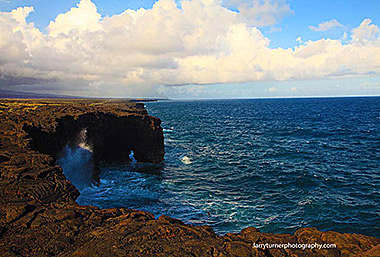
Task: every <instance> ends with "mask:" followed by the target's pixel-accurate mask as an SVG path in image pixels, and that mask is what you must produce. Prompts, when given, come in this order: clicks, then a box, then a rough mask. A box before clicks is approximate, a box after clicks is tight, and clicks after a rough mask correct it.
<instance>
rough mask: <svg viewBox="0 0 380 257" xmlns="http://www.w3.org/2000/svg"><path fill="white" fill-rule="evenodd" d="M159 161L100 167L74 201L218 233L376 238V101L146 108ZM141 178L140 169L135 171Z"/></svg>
mask: <svg viewBox="0 0 380 257" xmlns="http://www.w3.org/2000/svg"><path fill="white" fill-rule="evenodd" d="M146 105H147V109H148V112H149V113H150V114H151V115H154V116H157V117H159V118H161V120H162V126H163V128H164V135H165V148H166V155H165V159H166V161H165V163H164V164H163V165H161V166H160V165H152V166H144V165H141V164H130V165H120V164H119V165H117V164H103V165H102V167H101V168H102V174H101V175H100V176H101V185H100V187H91V188H87V189H84V190H82V192H81V196H80V198H79V199H78V202H79V203H80V204H91V205H95V206H99V207H101V208H110V207H129V208H134V209H139V210H145V211H149V212H152V213H153V214H155V215H156V216H159V215H162V214H165V215H169V216H172V217H175V218H179V219H181V220H183V221H185V222H188V223H192V224H208V225H211V226H212V227H213V228H214V230H215V231H216V232H218V233H221V234H223V233H226V232H237V231H239V230H241V229H242V228H245V227H248V226H254V227H257V228H259V229H260V230H261V231H263V232H276V233H278V232H281V233H293V232H294V231H295V230H296V229H298V228H301V227H311V226H313V227H317V228H318V229H320V230H335V231H338V232H354V233H362V234H366V235H371V236H377V237H380V228H379V226H380V98H379V97H368V98H325V99H259V100H212V101H169V102H158V103H148V104H146ZM141 171H143V172H141Z"/></svg>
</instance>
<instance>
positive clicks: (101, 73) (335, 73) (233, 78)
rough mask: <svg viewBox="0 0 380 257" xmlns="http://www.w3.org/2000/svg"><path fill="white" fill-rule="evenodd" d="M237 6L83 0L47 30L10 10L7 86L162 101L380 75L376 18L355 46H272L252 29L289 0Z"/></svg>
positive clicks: (2, 24)
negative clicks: (201, 90) (209, 91)
mask: <svg viewBox="0 0 380 257" xmlns="http://www.w3.org/2000/svg"><path fill="white" fill-rule="evenodd" d="M229 4H234V5H235V6H236V7H237V8H238V9H239V8H240V9H239V10H240V12H235V11H231V10H230V9H228V8H227V7H225V3H222V2H221V1H218V0H193V1H188V0H183V1H182V2H181V8H178V6H177V5H176V3H175V1H174V0H159V1H158V2H156V3H155V4H154V6H153V7H152V8H151V9H143V8H142V9H139V10H125V11H124V12H123V13H121V14H119V15H114V16H111V17H103V18H102V17H101V15H100V14H99V13H98V11H97V7H96V6H95V4H94V3H92V2H91V0H81V1H80V2H79V4H78V5H77V6H76V7H74V8H72V9H71V10H70V11H68V12H67V13H62V14H60V15H58V16H57V17H56V19H55V20H54V21H51V22H50V24H49V26H48V27H47V33H42V32H41V31H40V30H39V29H38V28H36V27H35V26H34V24H33V23H28V22H26V17H27V16H28V15H29V14H30V13H31V12H32V11H33V7H20V8H17V9H15V10H13V11H11V12H1V13H0V30H1V34H0V85H1V86H2V87H3V88H4V87H5V86H6V87H7V88H8V89H14V88H20V87H24V88H29V89H31V88H33V89H38V90H56V91H59V90H60V91H62V92H65V93H71V94H77V95H89V96H90V95H94V96H120V97H121V96H123V97H124V96H131V97H134V96H154V95H157V94H158V93H159V92H155V91H154V89H153V86H155V85H168V86H180V85H188V84H194V85H201V84H205V85H206V84H213V83H233V82H248V81H267V80H279V81H283V80H299V79H320V78H327V77H347V76H363V75H368V74H379V73H380V36H379V33H380V28H379V26H377V25H375V24H372V23H371V20H369V19H366V20H364V21H363V22H362V23H361V24H360V25H359V26H358V27H357V28H355V29H354V30H352V35H351V40H350V41H349V43H346V44H344V43H342V41H341V40H333V39H321V40H318V41H307V42H302V43H301V42H300V45H298V46H296V47H295V48H294V49H291V48H289V49H283V48H276V49H271V48H269V43H270V40H269V39H268V38H266V37H265V36H264V35H263V34H262V33H261V31H260V30H259V29H258V28H257V27H254V26H252V24H253V25H260V26H264V25H273V24H274V23H275V22H276V21H277V20H278V19H280V18H281V17H282V16H283V15H285V14H286V13H288V12H289V10H290V9H289V6H288V5H287V4H286V3H285V2H284V1H241V0H239V1H237V0H236V1H235V0H230V3H229ZM260 8H261V9H260ZM260 10H261V11H260ZM271 10H272V11H271ZM247 17H250V18H249V19H248V18H247ZM255 23H256V24H255Z"/></svg>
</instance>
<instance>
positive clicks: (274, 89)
mask: <svg viewBox="0 0 380 257" xmlns="http://www.w3.org/2000/svg"><path fill="white" fill-rule="evenodd" d="M268 91H269V92H276V91H277V88H276V87H270V88H269V89H268Z"/></svg>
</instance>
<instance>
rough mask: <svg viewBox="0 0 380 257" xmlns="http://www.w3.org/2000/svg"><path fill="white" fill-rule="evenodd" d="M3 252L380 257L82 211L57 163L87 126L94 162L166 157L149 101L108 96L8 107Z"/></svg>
mask: <svg viewBox="0 0 380 257" xmlns="http://www.w3.org/2000/svg"><path fill="white" fill-rule="evenodd" d="M0 119H1V124H0V128H1V130H0V133H1V134H0V196H1V197H0V256H55V255H59V256H380V248H379V245H380V239H378V238H374V237H368V236H363V235H357V234H340V233H336V232H321V231H318V230H316V229H315V228H304V229H300V230H297V232H296V233H295V234H294V235H288V234H270V233H261V232H260V231H259V230H257V229H255V228H247V229H244V230H242V231H241V232H240V233H237V234H232V233H231V234H227V235H224V236H218V235H216V234H215V233H214V231H213V230H212V228H210V227H208V226H193V225H187V224H184V223H183V222H181V221H179V220H176V219H173V218H169V217H166V216H161V217H159V218H158V219H156V218H155V217H154V216H153V215H152V214H150V213H147V212H142V211H137V210H131V209H126V208H118V209H106V210H100V209H99V208H97V207H93V206H80V205H78V204H77V203H76V202H75V200H76V198H77V197H78V195H79V192H78V190H77V189H76V188H75V187H74V186H73V185H72V184H71V183H70V182H69V181H67V180H66V178H65V176H64V175H63V174H62V169H61V167H59V166H58V165H56V157H57V155H59V153H60V151H61V150H62V148H63V147H64V146H65V145H66V144H70V143H71V144H75V143H76V140H78V133H80V132H81V131H82V130H83V129H86V131H87V133H86V135H87V140H88V142H89V144H91V145H92V147H93V149H94V154H95V161H99V160H113V159H115V158H116V159H118V160H125V161H128V155H129V153H130V151H131V150H133V151H134V154H135V158H136V159H137V160H138V161H143V162H161V161H162V160H163V155H164V149H163V137H162V129H161V127H160V120H159V119H157V118H154V117H151V116H149V115H148V114H147V112H146V111H145V109H144V108H143V105H142V104H138V103H131V102H126V101H106V100H28V101H26V100H25V101H22V100H18V101H10V100H8V101H7V100H2V101H1V102H0ZM265 243H268V244H276V243H277V244H280V243H284V244H287V243H290V244H306V243H310V244H314V243H319V244H336V246H337V247H336V248H333V249H304V250H303V249H272V248H270V249H259V248H255V247H254V246H255V245H257V244H265Z"/></svg>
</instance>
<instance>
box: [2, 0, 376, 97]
mask: <svg viewBox="0 0 380 257" xmlns="http://www.w3.org/2000/svg"><path fill="white" fill-rule="evenodd" d="M252 1H255V0H252ZM267 1H269V0H267ZM276 1H277V0H273V2H276ZM78 2H79V1H76V0H68V1H48V0H31V1H21V0H10V1H4V0H2V1H0V10H1V11H2V12H10V11H12V10H13V9H15V8H18V7H24V6H33V7H34V11H33V12H30V14H29V16H26V21H27V22H29V23H30V22H33V23H34V26H35V28H37V29H39V30H40V31H41V32H42V33H43V34H45V35H47V34H49V29H47V27H48V25H49V23H50V22H51V21H54V20H55V19H56V17H57V15H59V14H64V13H68V12H70V10H72V8H77V4H78ZM92 2H93V4H95V6H96V7H97V12H98V13H99V14H100V15H101V17H102V18H104V17H107V16H108V17H113V16H114V15H115V14H120V13H122V12H123V11H125V10H126V9H132V10H137V9H139V8H141V7H143V8H145V9H152V7H153V5H154V3H155V2H157V1H151V0H142V1H121V0H108V1H104V0H103V1H100V0H93V1H92ZM238 2H239V1H238ZM240 2H242V3H250V1H249V0H241V1H240ZM269 2H270V1H269ZM278 2H280V4H282V5H285V6H288V7H289V10H287V11H284V12H283V13H282V14H281V15H280V17H278V19H277V20H276V21H275V22H268V23H267V24H264V25H263V24H258V23H250V22H249V21H247V27H248V28H250V27H251V28H252V27H257V28H258V30H259V31H260V32H261V33H262V34H263V36H264V37H265V38H266V39H269V40H270V43H269V45H268V46H267V48H268V49H276V48H281V49H287V48H292V49H295V47H299V46H300V45H303V44H304V45H306V43H305V42H308V41H310V42H317V41H319V40H321V39H333V40H341V42H342V44H343V45H345V44H350V43H352V41H351V40H352V39H351V35H352V31H353V29H355V28H357V27H358V26H360V25H361V23H362V22H363V21H364V20H365V19H368V18H369V19H371V25H368V27H370V26H372V24H373V25H375V26H378V25H379V24H380V15H379V13H380V1H376V0H370V1H357V0H348V1H342V0H339V1H327V0H320V1H310V0H306V1H295V0H288V1H286V2H285V1H282V0H279V1H278ZM177 5H178V6H180V2H177ZM223 6H228V8H229V9H230V10H234V11H237V12H239V8H240V6H239V5H236V6H234V5H231V4H227V3H223ZM78 9H79V10H80V8H78ZM240 10H242V9H240ZM249 11H250V12H249V13H256V12H255V10H253V11H252V9H251V10H249ZM241 13H243V11H241ZM274 13H275V11H274ZM226 15H228V14H226ZM225 17H227V16H225ZM161 18H162V19H164V17H158V18H157V19H161ZM248 18H249V17H248ZM221 19H222V17H221ZM66 20H70V19H66ZM247 20H248V19H247ZM334 20H335V21H336V22H337V24H339V25H338V26H333V27H331V28H330V29H326V30H324V29H322V30H318V29H314V30H313V29H311V28H310V26H313V27H315V28H318V26H319V24H321V23H323V22H330V21H334ZM56 23H57V24H58V22H56ZM231 24H232V23H231ZM102 26H103V25H102ZM226 26H232V25H228V24H226ZM62 27H63V25H62ZM376 28H377V27H376ZM156 29H157V28H156ZM177 29H178V28H177ZM179 29H181V28H179ZM224 32H225V31H223V33H224ZM60 33H61V34H60V35H63V33H62V31H61V32H60ZM64 33H68V32H67V31H65V32H64ZM129 33H130V32H129ZM221 33H222V32H221ZM377 33H378V32H377ZM24 35H25V34H24ZM81 35H83V34H81ZM152 37H153V36H151V37H150V39H152ZM253 37H256V36H253ZM376 37H377V38H376ZM76 38H78V37H76ZM297 39H298V41H297ZM153 40H154V39H153ZM375 40H378V34H377V36H376V35H375ZM227 41H228V40H227ZM227 41H226V42H227ZM228 42H229V41H228ZM252 42H254V41H252ZM260 42H261V41H260ZM376 42H377V41H376ZM371 44H372V43H371ZM376 44H377V43H376ZM185 48H186V46H185ZM314 48H315V46H314ZM28 49H31V47H29V48H28ZM310 49H311V46H310ZM368 49H370V50H368V51H374V52H373V53H374V55H375V56H376V54H378V49H377V48H376V49H372V48H368ZM131 50H132V49H131ZM218 51H219V50H218ZM263 51H264V50H263ZM321 51H323V49H321ZM39 53H41V52H39ZM223 54H224V53H223ZM182 55H183V54H180V55H179V56H182ZM186 55H187V53H186ZM220 55H221V52H217V53H214V54H213V56H220ZM33 56H35V55H33ZM149 56H151V55H149ZM157 56H158V57H157V58H156V59H160V60H161V59H162V62H163V63H167V62H171V61H173V60H174V59H175V61H176V63H174V64H172V66H173V65H174V66H175V67H176V65H178V64H177V60H178V56H177V55H176V56H168V55H167V54H166V52H165V53H163V54H162V55H157ZM194 56H199V54H194ZM270 56H271V58H275V56H276V55H272V54H271V55H270ZM369 56H370V54H369ZM209 57H210V56H208V57H207V58H209ZM141 58H142V59H144V58H145V57H141ZM165 58H166V59H167V60H166V59H165ZM339 58H342V63H341V64H339V65H338V66H337V67H336V69H337V71H341V70H345V69H347V70H348V71H349V72H352V74H357V75H353V76H351V75H350V76H331V74H330V75H325V73H324V75H321V76H316V77H315V78H314V77H312V76H311V77H312V78H309V77H310V76H304V74H305V73H307V72H308V71H304V72H302V75H301V76H299V77H297V76H298V75H293V74H291V75H289V76H288V77H286V76H278V77H280V79H278V78H277V77H276V76H270V75H265V76H264V75H263V76H261V75H257V76H248V75H247V76H246V77H247V78H244V79H243V78H242V79H241V81H239V79H238V78H235V77H233V76H232V77H233V78H231V79H230V78H227V79H225V77H226V76H225V73H224V74H223V72H221V71H219V72H220V73H221V74H218V75H220V79H215V81H214V80H213V79H209V78H207V79H199V81H198V80H197V79H196V78H194V77H196V76H198V75H196V74H195V75H194V76H193V77H191V78H188V77H187V76H186V75H183V76H184V79H182V80H180V79H178V80H175V79H171V78H170V79H167V77H169V76H172V74H173V73H174V74H175V71H173V72H172V73H170V74H169V75H165V78H161V77H160V79H150V80H148V79H147V81H143V82H141V81H142V80H143V79H141V78H142V77H143V78H144V79H145V78H146V77H149V76H150V75H151V74H147V73H148V72H150V73H152V72H153V71H151V70H150V69H146V68H145V67H146V65H145V64H144V65H143V66H141V65H140V66H139V65H137V66H136V67H135V69H134V71H133V72H134V73H133V74H136V72H137V71H139V72H140V71H141V69H144V76H143V75H141V74H140V75H141V76H140V77H139V81H140V82H141V83H142V84H141V85H142V86H141V88H142V87H144V90H137V91H138V93H137V95H136V96H144V95H147V96H154V95H157V92H158V94H159V95H164V96H168V97H172V98H229V97H288V96H334V95H380V78H379V73H378V70H376V69H377V68H378V66H380V60H379V59H378V58H375V59H371V60H368V61H371V62H375V63H374V64H373V66H374V67H369V68H367V70H363V69H360V67H359V68H358V70H360V71H356V70H355V71H354V69H355V68H357V67H358V64H352V65H351V66H350V65H347V67H346V64H345V62H344V61H343V59H345V57H344V56H342V55H340V57H339ZM316 59H317V58H316ZM144 60H145V59H144ZM202 60H203V59H202ZM286 60H288V59H286ZM363 60H365V59H363ZM151 62H154V63H155V61H151ZM24 63H25V60H24ZM78 63H81V64H83V60H80V61H79V60H78ZM257 64H258V66H259V68H258V70H260V69H264V70H265V71H266V69H267V68H262V67H261V66H262V65H261V63H260V62H259V61H258V60H257ZM46 65H47V64H46ZM78 65H79V64H78ZM152 65H153V66H155V65H156V64H152ZM170 65H171V64H170ZM170 65H169V66H170ZM284 65H287V63H286V62H285V63H284ZM35 66H36V65H34V66H33V68H34V67H35ZM47 66H49V67H50V66H51V64H49V65H47ZM174 66H173V67H174ZM188 66H189V64H188V63H187V67H188ZM141 67H142V68H141ZM205 67H210V65H209V64H208V65H207V66H205ZM268 67H271V66H270V65H269V66H268ZM161 69H162V68H161V67H160V70H161ZM42 70H44V71H45V70H46V68H43V69H42ZM191 70H193V69H191ZM226 70H227V71H228V72H229V71H230V70H231V69H230V68H228V69H227V68H226ZM277 70H278V68H277V69H276V70H274V71H272V70H270V71H269V73H268V74H273V73H276V72H278V71H277ZM280 70H281V69H280ZM128 71H129V70H128ZM131 72H132V71H131ZM154 72H156V71H154ZM185 72H189V71H187V70H186V71H184V73H185ZM260 72H261V71H260ZM324 72H325V71H324ZM21 73H22V74H25V71H23V72H21ZM41 73H43V72H42V71H38V72H36V74H38V76H41V78H40V77H36V76H37V75H36V74H33V75H32V78H31V79H32V80H33V81H34V80H36V81H39V82H38V83H39V84H38V85H34V86H31V85H30V84H34V83H26V84H20V85H12V88H11V89H16V90H23V91H36V90H37V91H38V90H40V91H43V92H45V91H46V92H49V93H51V92H54V91H56V92H61V93H68V94H73V95H75V94H80V95H86V92H89V91H88V90H92V89H94V88H95V89H96V90H98V92H95V90H94V91H93V92H92V91H91V92H89V95H91V94H92V93H94V94H95V95H96V94H99V92H104V90H101V89H100V88H101V87H102V86H103V85H104V87H107V88H111V84H112V85H117V86H115V89H114V90H110V92H109V93H107V95H109V96H113V95H114V94H115V92H119V91H118V90H119V88H121V87H122V85H120V81H121V80H122V81H126V80H125V78H124V79H121V78H118V80H117V79H115V82H112V83H109V85H108V83H107V81H98V80H91V81H90V80H88V81H89V82H88V83H87V82H84V80H86V79H87V78H86V79H83V78H81V82H80V83H79V82H78V86H77V87H75V88H65V87H64V86H62V85H63V84H64V83H68V81H69V80H68V79H67V78H62V79H61V78H59V77H54V78H53V75H51V74H44V75H40V74H41ZM55 73H58V72H55ZM249 73H250V71H249V70H247V71H246V73H244V74H249ZM13 74H15V71H12V76H14V75H13ZM131 74H132V73H131ZM202 74H203V73H202ZM210 74H212V73H211V72H210ZM244 74H243V75H244ZM91 75H94V72H91ZM4 76H5V77H6V76H9V75H4V74H3V77H4ZM94 76H95V75H94ZM205 76H206V75H205ZM72 77H74V76H71V77H70V79H71V78H72ZM206 77H207V76H206ZM243 77H244V76H243ZM283 77H284V79H283ZM47 78H48V79H47ZM12 79H13V78H12ZM23 79H24V80H25V78H24V77H23ZM31 79H29V80H28V81H30V80H31ZM13 80H14V79H13ZM116 80H117V81H118V82H117V81H116ZM52 81H54V83H52ZM57 81H60V83H58V82H57ZM133 81H136V80H133ZM71 82H72V81H71ZM140 82H139V83H140ZM220 82H221V83H220ZM1 83H3V85H2V84H1ZM118 83H119V84H118ZM131 83H132V82H129V84H128V83H126V85H125V87H128V86H129V85H130V84H131ZM133 83H135V82H133ZM8 84H9V83H8V82H2V81H1V80H0V87H1V88H3V89H4V88H5V87H6V85H7V86H8ZM58 84H60V86H58ZM94 85H96V86H94ZM137 87H138V86H137V84H136V85H134V86H133V88H135V89H136V88H137ZM131 88H132V86H131ZM157 90H158V91H157ZM148 91H149V92H148ZM131 92H133V90H132V89H131V90H126V91H125V93H123V94H125V95H122V96H130V95H133V94H131ZM116 94H117V93H116ZM139 94H140V95H139Z"/></svg>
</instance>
